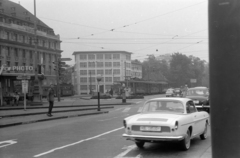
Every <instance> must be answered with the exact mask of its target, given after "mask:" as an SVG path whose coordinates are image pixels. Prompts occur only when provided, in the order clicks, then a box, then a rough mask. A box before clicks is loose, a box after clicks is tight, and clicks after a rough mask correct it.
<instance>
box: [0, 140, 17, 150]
mask: <svg viewBox="0 0 240 158" xmlns="http://www.w3.org/2000/svg"><path fill="white" fill-rule="evenodd" d="M16 140H17V139H13V140H5V141H2V142H0V148H2V147H5V146H9V145H13V144H16V143H17V141H16ZM1 144H4V145H1Z"/></svg>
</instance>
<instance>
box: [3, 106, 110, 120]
mask: <svg viewBox="0 0 240 158" xmlns="http://www.w3.org/2000/svg"><path fill="white" fill-rule="evenodd" d="M110 108H114V107H113V106H109V107H101V109H110ZM97 109H98V108H86V109H72V110H62V111H53V112H52V113H62V112H71V111H87V110H97ZM41 114H46V112H35V113H28V114H14V115H4V116H0V119H2V118H8V117H18V116H30V115H41Z"/></svg>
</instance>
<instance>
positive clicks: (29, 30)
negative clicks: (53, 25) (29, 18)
mask: <svg viewBox="0 0 240 158" xmlns="http://www.w3.org/2000/svg"><path fill="white" fill-rule="evenodd" d="M0 26H2V27H6V28H10V29H14V30H18V31H23V32H26V33H31V34H34V28H31V27H28V26H20V25H16V24H7V23H3V22H0ZM37 35H38V36H43V37H47V38H51V39H55V40H60V36H59V35H49V34H47V33H46V32H42V31H38V30H37Z"/></svg>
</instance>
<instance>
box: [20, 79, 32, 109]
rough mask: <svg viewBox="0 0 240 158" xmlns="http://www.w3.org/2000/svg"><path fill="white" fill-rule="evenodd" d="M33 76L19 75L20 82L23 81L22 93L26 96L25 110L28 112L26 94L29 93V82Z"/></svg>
mask: <svg viewBox="0 0 240 158" xmlns="http://www.w3.org/2000/svg"><path fill="white" fill-rule="evenodd" d="M30 78H31V76H27V75H19V76H17V79H18V80H22V93H23V94H24V110H26V94H27V93H28V80H29V79H30Z"/></svg>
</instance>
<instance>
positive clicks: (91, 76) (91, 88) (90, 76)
mask: <svg viewBox="0 0 240 158" xmlns="http://www.w3.org/2000/svg"><path fill="white" fill-rule="evenodd" d="M89 74H90V94H91V95H92V73H91V70H89Z"/></svg>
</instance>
